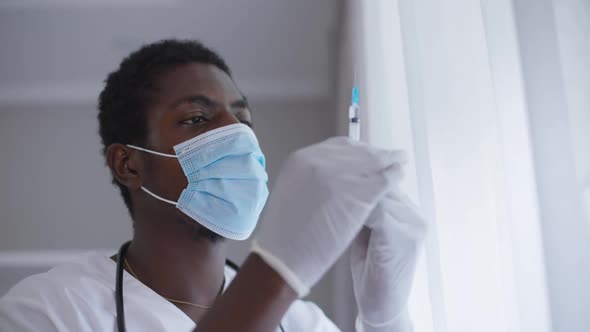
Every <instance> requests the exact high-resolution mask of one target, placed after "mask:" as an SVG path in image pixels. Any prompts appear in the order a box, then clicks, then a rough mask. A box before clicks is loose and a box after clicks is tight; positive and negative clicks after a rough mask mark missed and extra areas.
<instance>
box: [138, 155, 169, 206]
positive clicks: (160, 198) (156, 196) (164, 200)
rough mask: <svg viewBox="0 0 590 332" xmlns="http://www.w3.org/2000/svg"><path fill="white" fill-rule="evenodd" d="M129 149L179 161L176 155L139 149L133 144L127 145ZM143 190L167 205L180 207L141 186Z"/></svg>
mask: <svg viewBox="0 0 590 332" xmlns="http://www.w3.org/2000/svg"><path fill="white" fill-rule="evenodd" d="M127 147H130V148H132V149H136V150H140V151H144V152H147V153H152V154H155V155H158V156H162V157H168V158H177V159H178V157H177V156H176V155H174V154H168V153H162V152H158V151H152V150H149V149H144V148H142V147H139V146H136V145H132V144H127ZM141 190H143V191H145V192H146V193H148V194H149V195H150V196H152V197H153V198H155V199H159V200H161V201H162V202H166V203H168V204H172V205H174V206H177V205H178V202H175V201H171V200H169V199H165V198H164V197H160V196H158V195H156V194H154V193H153V192H151V191H149V190H148V189H147V188H146V187H144V186H141Z"/></svg>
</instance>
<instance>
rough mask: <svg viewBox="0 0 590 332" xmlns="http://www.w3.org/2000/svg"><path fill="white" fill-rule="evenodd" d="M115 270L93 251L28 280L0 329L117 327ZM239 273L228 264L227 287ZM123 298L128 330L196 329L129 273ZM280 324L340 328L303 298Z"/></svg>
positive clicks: (13, 292) (5, 301) (0, 318)
mask: <svg viewBox="0 0 590 332" xmlns="http://www.w3.org/2000/svg"><path fill="white" fill-rule="evenodd" d="M115 272H116V263H115V262H114V261H113V260H111V259H110V258H109V257H105V256H103V255H100V254H96V253H94V254H87V255H84V256H82V257H81V258H80V259H78V260H76V261H74V262H71V263H67V264H63V265H59V266H57V267H55V268H53V269H51V270H49V271H48V272H46V273H42V274H37V275H33V276H30V277H28V278H26V279H23V280H22V281H21V282H19V283H18V284H17V285H16V286H14V287H13V288H12V289H10V290H9V291H8V293H7V294H6V295H5V296H4V297H3V298H2V299H0V331H25V332H26V331H72V332H74V331H75V332H80V331H117V324H116V307H115ZM234 276H235V272H234V271H233V270H232V269H230V268H229V267H226V269H225V278H226V281H227V282H226V286H225V287H226V288H227V285H228V284H229V283H230V282H231V280H232V279H233V278H234ZM123 298H124V303H125V323H126V325H127V331H130V332H134V331H175V332H176V331H193V330H194V329H195V328H196V324H195V323H194V322H193V321H192V320H191V319H190V318H189V317H188V316H187V315H186V314H185V313H184V312H183V311H181V310H180V309H178V308H177V307H176V306H175V305H173V304H172V303H170V302H168V301H167V300H165V299H164V298H162V297H161V296H160V295H158V294H157V293H156V292H154V291H153V290H152V289H150V288H149V287H147V286H146V285H144V284H142V283H141V282H140V281H138V280H137V279H135V278H134V277H132V276H131V275H130V274H128V273H127V272H125V273H124V275H123ZM228 317H231V313H228ZM230 319H231V318H230ZM281 324H282V326H283V328H284V329H285V331H286V332H291V331H306V332H315V331H339V330H338V328H337V327H336V326H335V325H334V323H332V322H331V321H330V320H329V319H328V318H327V317H326V316H325V315H324V313H323V312H322V311H321V309H320V308H318V307H317V306H316V305H315V304H313V303H310V302H304V301H296V302H294V303H293V304H292V305H291V307H290V308H289V310H288V312H287V314H286V315H285V317H283V319H282V321H281ZM277 331H279V330H278V329H277Z"/></svg>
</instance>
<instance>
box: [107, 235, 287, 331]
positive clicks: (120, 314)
mask: <svg viewBox="0 0 590 332" xmlns="http://www.w3.org/2000/svg"><path fill="white" fill-rule="evenodd" d="M129 244H131V241H127V242H125V243H123V245H122V246H121V248H120V249H119V254H118V255H117V280H116V282H115V303H116V306H117V328H118V330H119V332H126V331H127V328H126V326H125V308H124V306H123V260H124V258H125V255H126V254H127V248H129ZM225 264H226V265H227V266H229V267H230V268H232V269H233V270H235V271H238V270H239V269H240V268H239V267H238V265H237V264H236V263H234V262H232V261H230V260H229V259H228V260H226V261H225ZM279 328H280V329H281V331H282V332H285V329H283V325H281V324H279Z"/></svg>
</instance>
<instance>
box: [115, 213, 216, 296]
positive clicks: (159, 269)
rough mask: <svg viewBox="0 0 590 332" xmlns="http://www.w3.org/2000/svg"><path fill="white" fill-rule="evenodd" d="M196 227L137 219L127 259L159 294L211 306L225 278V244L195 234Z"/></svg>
mask: <svg viewBox="0 0 590 332" xmlns="http://www.w3.org/2000/svg"><path fill="white" fill-rule="evenodd" d="M195 227H197V226H196V225H192V224H188V225H187V224H182V223H179V222H174V221H167V222H157V223H156V222H150V221H146V222H143V221H142V220H137V219H136V227H135V235H134V237H133V241H132V242H131V245H130V246H129V250H128V252H127V256H126V258H127V261H128V262H129V265H130V266H131V268H132V269H133V272H135V274H136V275H137V278H138V279H139V280H140V281H141V282H142V283H144V284H145V285H147V286H148V287H150V288H151V289H153V290H154V291H155V292H156V293H158V294H160V295H161V296H163V297H167V298H171V299H175V300H181V301H187V302H192V303H196V304H200V305H205V306H210V305H211V304H212V303H213V301H214V300H215V298H216V297H217V295H218V293H219V289H220V287H221V285H222V283H223V281H224V273H223V272H224V267H225V259H226V243H225V241H216V242H214V241H211V240H210V239H207V238H205V237H196V236H195V234H194V233H195V232H194V229H195ZM191 229H193V230H192V231H191Z"/></svg>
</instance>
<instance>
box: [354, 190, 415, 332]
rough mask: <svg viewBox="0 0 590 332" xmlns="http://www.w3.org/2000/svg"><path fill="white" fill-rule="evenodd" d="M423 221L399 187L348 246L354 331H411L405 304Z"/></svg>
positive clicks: (388, 196) (384, 200) (383, 201)
mask: <svg viewBox="0 0 590 332" xmlns="http://www.w3.org/2000/svg"><path fill="white" fill-rule="evenodd" d="M425 234H426V223H425V220H424V219H423V218H422V217H421V216H420V215H419V213H418V210H417V209H416V207H415V206H414V205H413V204H412V203H411V202H410V200H409V199H408V198H407V197H405V195H402V194H401V193H400V192H399V189H396V190H394V191H391V192H388V193H387V195H386V196H385V197H384V198H383V199H382V200H381V201H380V202H379V204H378V205H377V207H376V208H375V210H374V211H373V212H372V213H371V215H370V216H369V218H368V220H367V223H366V227H365V228H363V230H362V231H361V232H360V233H359V234H358V236H357V237H356V239H355V240H354V242H353V243H352V246H351V257H350V263H351V268H352V279H353V286H354V294H355V297H356V299H357V305H358V309H359V315H358V317H357V321H356V330H357V332H377V331H379V332H382V331H383V332H385V331H387V332H406V331H412V330H413V329H412V324H411V322H410V320H409V317H408V312H407V302H408V297H409V294H410V290H411V286H412V280H413V278H414V270H415V266H416V259H417V256H418V252H419V249H420V246H421V243H422V240H423V238H424V236H425Z"/></svg>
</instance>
